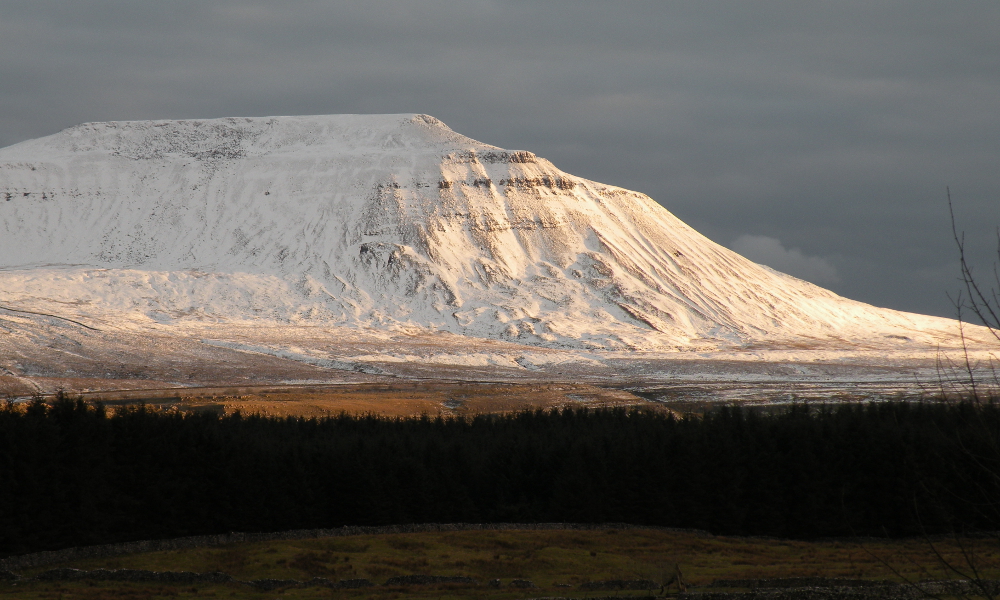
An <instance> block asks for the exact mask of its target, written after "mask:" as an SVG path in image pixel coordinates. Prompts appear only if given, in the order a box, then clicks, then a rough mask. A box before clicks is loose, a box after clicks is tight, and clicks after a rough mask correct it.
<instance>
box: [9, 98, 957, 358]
mask: <svg viewBox="0 0 1000 600" xmlns="http://www.w3.org/2000/svg"><path fill="white" fill-rule="evenodd" d="M0 306H2V307H14V308H18V309H19V310H33V311H39V312H42V311H43V312H46V313H50V314H57V315H61V316H67V317H72V318H74V319H80V320H81V322H88V323H100V324H102V326H104V327H120V328H136V327H140V328H141V327H158V328H161V329H162V328H163V327H168V328H183V327H184V326H185V325H192V326H194V325H197V324H205V323H233V324H242V325H246V324H248V323H251V324H252V323H263V322H266V323H268V324H269V325H274V324H281V323H288V324H295V325H310V324H316V325H333V324H339V325H346V326H357V327H376V328H395V329H396V330H397V331H400V330H410V329H413V330H417V329H419V330H421V331H425V332H426V331H428V330H438V331H447V332H451V333H456V334H461V335H465V336H472V337H477V338H494V339H503V340H508V341H515V342H520V343H526V344H533V345H542V346H550V347H553V346H554V347H571V348H607V349H616V348H617V349H621V348H635V349H649V350H654V349H659V350H665V349H675V348H677V349H683V348H711V347H719V348H726V347H730V348H732V347H759V346H761V345H767V346H771V347H774V346H783V347H809V346H811V345H816V344H825V343H836V344H846V345H853V346H857V347H858V348H882V347H884V348H891V347H900V346H905V345H908V344H911V345H913V344H915V345H920V346H926V345H933V344H936V343H940V342H941V341H942V340H944V339H947V338H951V337H953V335H954V333H955V332H956V329H955V324H954V322H952V321H949V320H946V319H938V318H933V317H925V316H920V315H913V314H907V313H900V312H896V311H892V310H887V309H881V308H875V307H872V306H869V305H866V304H862V303H859V302H855V301H852V300H848V299H845V298H842V297H840V296H837V295H836V294H834V293H832V292H830V291H828V290H825V289H822V288H819V287H817V286H815V285H812V284H810V283H807V282H805V281H802V280H799V279H796V278H794V277H791V276H789V275H785V274H782V273H778V272H776V271H774V270H772V269H769V268H767V267H765V266H762V265H758V264H755V263H753V262H751V261H749V260H747V259H745V258H743V257H741V256H739V255H738V254H735V253H734V252H732V251H730V250H728V249H726V248H723V247H721V246H719V245H717V244H715V243H713V242H712V241H710V240H708V239H707V238H705V237H704V236H702V235H700V234H699V233H698V232H696V231H694V230H693V229H691V228H690V227H688V226H687V225H685V224H684V223H682V222H681V221H680V220H678V219H677V218H676V217H674V216H673V215H672V214H671V213H670V212H668V211H667V210H666V209H664V208H663V207H661V206H660V205H659V204H657V203H656V202H654V201H653V200H651V199H650V198H649V197H647V196H645V195H643V194H640V193H636V192H632V191H629V190H625V189H622V188H618V187H614V186H610V185H605V184H600V183H596V182H593V181H588V180H585V179H581V178H579V177H574V176H572V175H569V174H567V173H564V172H562V171H560V170H559V169H557V168H556V167H555V166H553V165H552V164H551V163H550V162H549V161H547V160H545V159H543V158H539V157H537V156H535V155H534V154H532V153H531V152H526V151H510V150H504V149H501V148H498V147H495V146H490V145H488V144H483V143H480V142H477V141H475V140H472V139H470V138H467V137H464V136H462V135H460V134H457V133H455V132H453V131H452V130H451V129H449V128H448V127H447V126H446V125H445V124H444V123H442V122H441V121H439V120H437V119H435V118H433V117H430V116H427V115H338V116H310V117H273V118H230V119H214V120H191V121H137V122H111V123H88V124H84V125H80V126H77V127H72V128H70V129H67V130H65V131H62V132H60V133H57V134H55V135H52V136H49V137H45V138H40V139H36V140H30V141H27V142H23V143H20V144H16V145H14V146H10V147H7V148H4V149H2V150H0ZM88 319H89V321H88Z"/></svg>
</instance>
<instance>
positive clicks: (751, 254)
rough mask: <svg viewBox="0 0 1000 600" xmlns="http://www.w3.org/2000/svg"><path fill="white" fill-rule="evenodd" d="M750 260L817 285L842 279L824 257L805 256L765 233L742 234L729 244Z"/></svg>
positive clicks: (837, 281) (796, 249)
mask: <svg viewBox="0 0 1000 600" xmlns="http://www.w3.org/2000/svg"><path fill="white" fill-rule="evenodd" d="M730 247H731V248H732V249H733V250H734V251H736V252H738V253H739V254H742V255H743V256H745V257H747V258H749V259H750V260H752V261H754V262H756V263H760V264H762V265H767V266H769V267H771V268H772V269H774V270H776V271H781V272H782V273H787V274H789V275H794V276H795V277H798V278H799V279H805V280H806V281H809V282H811V283H815V284H817V285H830V284H834V283H839V282H840V277H839V276H838V275H837V268H836V267H834V266H833V265H832V264H831V263H830V262H829V261H827V260H826V259H825V258H821V257H819V256H806V255H805V254H803V253H802V251H801V250H799V249H798V248H785V247H784V246H783V245H782V244H781V240H778V239H775V238H773V237H767V236H766V235H741V236H740V237H738V238H736V239H735V240H734V241H733V243H732V245H731V246H730Z"/></svg>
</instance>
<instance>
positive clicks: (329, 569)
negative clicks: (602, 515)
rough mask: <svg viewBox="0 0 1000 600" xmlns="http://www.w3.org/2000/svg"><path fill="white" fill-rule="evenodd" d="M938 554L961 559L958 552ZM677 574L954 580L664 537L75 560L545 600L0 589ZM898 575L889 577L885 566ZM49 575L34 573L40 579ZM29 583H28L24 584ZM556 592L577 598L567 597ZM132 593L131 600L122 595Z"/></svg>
mask: <svg viewBox="0 0 1000 600" xmlns="http://www.w3.org/2000/svg"><path fill="white" fill-rule="evenodd" d="M974 545H976V546H977V547H978V550H979V551H980V552H981V553H982V558H983V560H984V562H986V563H988V564H991V565H994V568H992V569H991V570H987V571H986V572H985V573H984V576H986V577H992V578H1000V549H998V548H997V547H996V546H995V544H994V545H990V544H989V543H988V542H986V541H981V542H975V544H974ZM939 549H940V550H942V551H943V553H944V554H945V556H946V557H948V558H950V559H951V560H956V561H957V560H961V559H960V550H959V548H958V547H957V546H956V545H955V544H954V543H952V542H947V541H945V542H941V543H940V545H939ZM674 565H679V566H680V568H681V569H682V571H683V573H684V576H685V578H686V579H687V580H688V582H689V583H690V584H692V585H696V586H697V585H706V584H708V583H710V582H711V581H713V580H715V579H720V578H726V579H734V578H774V577H805V576H822V577H849V578H863V579H890V580H894V579H897V578H896V575H895V572H899V573H903V574H904V575H905V576H907V577H909V578H912V579H914V580H927V579H944V578H947V577H948V574H947V573H946V572H945V571H944V570H943V569H942V567H941V565H940V563H939V562H938V561H937V559H936V558H935V557H934V556H933V554H932V552H931V550H930V548H929V547H928V545H927V543H926V542H925V541H923V540H895V541H852V542H848V541H831V542H802V541H790V540H762V539H748V538H728V537H715V536H709V535H701V534H694V533H679V532H666V531H654V530H641V529H635V530H622V531H615V530H611V531H481V532H474V531H469V532H446V533H414V534H393V535H368V536H352V537H346V538H325V539H316V540H299V541H282V542H268V543H259V544H239V545H234V546H228V547H221V548H202V549H195V550H185V551H177V552H155V553H148V554H137V555H132V556H122V557H118V558H115V559H110V560H109V559H95V560H86V561H77V562H75V563H72V564H68V565H60V566H72V567H77V568H86V569H93V568H134V569H151V570H156V571H181V570H184V571H200V572H205V571H213V570H219V571H223V572H225V573H229V574H230V575H233V576H234V577H237V578H240V579H257V578H274V579H299V580H308V579H310V578H312V577H316V576H318V577H327V578H329V579H333V580H338V579H351V578H356V577H366V578H369V579H371V580H373V581H375V582H376V583H382V582H383V581H385V579H387V578H389V577H392V576H396V575H409V574H428V575H461V576H468V577H473V578H475V579H478V580H479V581H481V582H485V581H487V580H489V579H494V578H500V579H502V580H504V581H505V582H506V581H508V580H510V579H513V578H523V579H529V580H532V581H534V582H535V583H536V584H537V585H538V586H539V588H540V589H537V590H525V591H524V592H515V591H513V590H510V589H507V588H504V589H501V590H487V589H486V588H482V587H479V588H460V587H459V588H455V587H454V586H452V587H451V588H447V589H444V588H433V589H432V587H433V586H431V587H429V588H424V587H420V586H416V587H414V588H413V589H409V590H406V589H402V590H400V589H394V590H389V589H388V588H384V587H380V588H375V589H368V590H356V591H346V590H345V591H332V590H327V589H322V588H312V589H301V590H287V591H286V592H285V593H284V594H278V593H276V592H272V593H270V595H267V594H263V593H257V592H254V591H252V590H250V589H249V588H246V587H242V586H238V585H225V586H203V589H201V590H200V591H199V592H198V594H199V595H194V594H193V593H192V592H190V591H188V590H189V588H185V587H184V586H175V587H170V586H152V585H148V584H145V585H140V584H131V585H127V584H115V585H112V584H110V583H101V584H92V585H88V584H85V583H74V584H66V583H59V584H55V583H52V584H21V585H20V586H19V587H12V586H10V585H9V584H0V599H5V598H11V599H13V598H59V597H62V598H65V599H66V600H70V599H77V598H86V599H88V600H89V599H91V598H93V599H95V600H96V599H98V598H167V597H171V598H173V597H179V598H184V597H206V596H208V595H210V594H216V595H218V596H225V597H236V598H275V597H278V596H279V595H280V596H281V597H283V598H328V597H336V598H375V597H378V598H386V597H389V596H390V595H391V594H401V595H400V596H399V597H405V598H410V597H413V598H417V597H420V598H425V597H426V598H438V597H454V598H473V597H478V598H482V597H490V598H497V599H501V598H518V597H524V598H526V597H539V596H556V595H559V596H564V595H569V596H574V597H582V596H583V595H584V594H583V592H582V591H580V590H578V589H577V588H578V586H579V585H580V584H581V583H584V582H586V581H598V580H604V579H652V580H654V581H662V580H664V579H665V578H666V577H668V576H669V574H670V573H672V572H673V569H674ZM887 565H888V566H887ZM38 570H41V569H35V570H34V571H38ZM30 573H31V572H26V573H24V574H25V575H27V574H30ZM558 584H562V585H564V586H565V585H570V586H572V588H565V587H557V585H558ZM114 594H122V595H114Z"/></svg>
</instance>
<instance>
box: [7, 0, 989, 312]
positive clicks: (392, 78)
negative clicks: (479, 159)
mask: <svg viewBox="0 0 1000 600" xmlns="http://www.w3.org/2000/svg"><path fill="white" fill-rule="evenodd" d="M383 112H392V113H396V112H417V113H428V114H431V115H434V116H436V117H438V118H440V119H442V120H443V121H444V122H445V123H447V124H448V125H449V126H451V128H452V129H454V130H456V131H458V132H460V133H463V134H465V135H468V136H470V137H473V138H476V139H479V140H481V141H484V142H487V143H491V144H496V145H498V146H503V147H506V148H512V149H526V150H531V151H533V152H535V153H536V154H538V155H540V156H544V157H546V158H548V159H550V160H552V161H553V162H554V163H555V164H556V166H558V167H560V168H562V169H563V170H565V171H568V172H570V173H573V174H575V175H579V176H582V177H587V178H590V179H594V180H597V181H601V182H604V183H609V184H614V185H619V186H622V187H626V188H630V189H634V190H638V191H641V192H645V193H647V194H649V195H650V196H652V197H653V198H654V199H656V200H657V201H659V202H660V203H661V204H663V205H664V206H665V207H667V208H668V209H669V210H671V211H672V212H674V214H676V215H677V216H679V217H680V218H681V219H683V220H685V221H687V222H688V223H689V224H690V225H692V226H693V227H695V228H696V229H698V230H700V231H701V232H702V233H704V234H706V235H707V236H709V237H710V238H712V239H713V240H715V241H716V242H719V243H720V244H723V245H725V246H729V247H732V248H735V249H737V250H738V251H741V252H744V253H746V254H747V255H749V256H750V258H753V259H755V260H757V261H758V262H764V263H765V264H769V265H770V266H773V267H774V268H777V269H780V270H786V271H788V272H790V273H792V274H795V275H799V276H801V277H803V278H805V279H810V280H812V281H814V282H816V283H818V284H821V285H824V286H825V287H829V288H830V289H833V290H834V291H836V292H838V293H840V294H843V295H845V296H848V297H850V298H855V299H857V300H862V301H865V302H870V303H873V304H877V305H881V306H888V307H891V308H896V309H900V310H909V311H916V312H923V313H929V314H938V315H942V316H953V315H954V309H953V307H952V305H951V303H950V301H949V300H948V298H947V296H946V294H947V293H949V292H951V293H954V292H956V291H957V290H958V289H959V286H958V281H957V276H958V267H957V261H956V252H955V249H954V244H953V242H952V240H951V237H950V229H949V227H950V226H949V223H948V212H947V204H946V201H945V186H949V185H950V186H951V191H952V196H953V199H954V201H955V206H956V213H957V216H958V219H959V227H960V228H961V229H963V230H965V231H966V232H967V236H968V239H969V245H970V247H971V248H972V250H973V255H974V259H975V260H976V261H977V262H978V263H979V269H980V271H981V272H983V273H984V274H985V272H986V271H987V270H988V269H989V267H990V265H991V262H992V261H994V260H995V259H996V235H997V234H996V227H997V226H998V225H1000V2H997V0H983V1H966V0H960V1H958V2H940V1H939V0H935V1H925V0H883V1H878V2H871V1H869V0H865V1H861V0H837V1H824V0H814V1H812V2H808V3H802V2H791V1H782V2H779V1H773V2H771V1H760V0H738V1H737V0H734V1H731V2H716V1H713V0H690V1H685V2H670V1H668V0H651V1H625V2H608V1H602V2H597V1H586V0H580V1H568V0H567V1H563V0H536V1H534V2H527V1H524V0H467V1H464V2H459V1H457V0H455V1H443V0H437V1H435V0H428V1H407V0H395V1H386V0H366V1H365V2H357V1H352V2H339V1H330V0H325V1H311V0H310V1H295V0H273V1H270V2H250V1H244V0H219V1H205V0H197V1H195V0H172V1H171V2H135V1H133V0H45V1H39V0H0V146H6V145H9V144H12V143H15V142H18V141H21V140H24V139H28V138H33V137H39V136H43V135H48V134H51V133H55V132H56V131H58V130H60V129H63V128H65V127H68V126H71V125H75V124H77V123H81V122H86V121H105V120H132V119H171V118H211V117H222V116H264V115H290V114H332V113H383Z"/></svg>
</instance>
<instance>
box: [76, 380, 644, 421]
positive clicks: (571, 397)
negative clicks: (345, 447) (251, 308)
mask: <svg viewBox="0 0 1000 600" xmlns="http://www.w3.org/2000/svg"><path fill="white" fill-rule="evenodd" d="M69 395H70V396H71V397H77V394H75V393H70V394H69ZM80 397H82V398H84V399H86V400H87V401H90V402H97V401H100V402H101V403H103V404H104V405H105V406H106V407H107V408H108V409H110V410H114V409H116V408H118V407H122V406H128V405H134V404H140V403H142V404H146V405H148V406H154V407H157V408H159V409H162V410H178V411H181V412H192V411H203V410H209V411H216V412H219V413H224V414H232V413H234V412H237V411H238V412H241V413H243V414H260V415H265V416H271V417H306V418H312V417H326V416H331V415H338V414H341V413H349V414H356V415H357V414H379V415H382V416H386V417H415V416H420V415H424V414H426V415H431V416H436V415H445V416H467V415H476V414H484V413H506V412H516V411H521V410H533V409H551V408H561V407H564V406H573V407H591V408H597V407H605V406H645V407H649V408H659V407H660V406H661V405H660V404H658V403H656V402H651V401H649V400H647V399H645V398H642V397H639V396H636V395H634V394H632V393H629V392H627V391H623V390H617V389H613V388H603V387H598V386H593V385H588V384H582V383H518V384H514V383H476V382H457V381H415V382H393V383H351V384H337V385H286V386H280V385H279V386H242V387H217V388H176V389H133V390H127V391H118V392H108V391H104V392H91V393H85V394H80Z"/></svg>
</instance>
